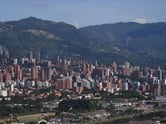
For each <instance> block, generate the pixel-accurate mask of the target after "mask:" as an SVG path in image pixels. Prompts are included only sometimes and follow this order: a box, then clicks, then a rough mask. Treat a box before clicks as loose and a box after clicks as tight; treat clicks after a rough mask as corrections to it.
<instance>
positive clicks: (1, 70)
mask: <svg viewBox="0 0 166 124" xmlns="http://www.w3.org/2000/svg"><path fill="white" fill-rule="evenodd" d="M0 65H1V66H0V96H10V95H15V94H16V93H19V94H21V95H24V93H26V92H25V89H26V91H27V89H32V88H34V89H40V88H49V87H55V89H57V90H60V91H61V90H66V89H69V90H72V91H74V92H76V93H79V94H81V93H82V92H83V91H86V90H91V91H93V92H94V91H96V92H98V91H108V92H111V93H115V92H117V91H127V90H130V91H137V92H139V93H141V94H148V95H154V96H165V95H166V70H164V69H161V68H160V67H158V68H155V69H154V68H150V67H139V66H131V65H130V63H129V62H125V63H124V64H121V65H120V64H117V63H116V62H113V63H112V64H110V66H106V65H103V64H98V63H97V61H96V62H94V63H92V62H87V61H84V60H77V61H76V60H72V59H62V58H60V57H59V56H58V57H57V59H56V61H55V62H53V61H51V60H44V59H41V57H40V52H36V53H35V55H33V52H32V51H30V52H29V56H28V57H24V58H20V59H17V58H10V56H9V52H8V51H2V49H1V48H0Z"/></svg>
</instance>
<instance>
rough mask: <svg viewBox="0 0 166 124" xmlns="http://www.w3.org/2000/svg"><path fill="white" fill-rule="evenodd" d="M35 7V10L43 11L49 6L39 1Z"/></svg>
mask: <svg viewBox="0 0 166 124" xmlns="http://www.w3.org/2000/svg"><path fill="white" fill-rule="evenodd" d="M33 7H34V8H37V9H42V8H47V7H48V5H47V4H46V3H43V2H41V1H38V2H35V3H34V4H33Z"/></svg>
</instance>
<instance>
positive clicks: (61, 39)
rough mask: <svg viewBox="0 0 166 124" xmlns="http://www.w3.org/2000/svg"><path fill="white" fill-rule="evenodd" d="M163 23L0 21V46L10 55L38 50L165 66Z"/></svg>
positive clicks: (51, 55)
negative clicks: (81, 23)
mask: <svg viewBox="0 0 166 124" xmlns="http://www.w3.org/2000/svg"><path fill="white" fill-rule="evenodd" d="M165 42H166V23H164V22H159V23H148V24H139V23H134V22H127V23H123V22H119V23H115V24H102V25H94V26H88V27H83V28H79V29H77V28H75V27H74V26H72V25H69V24H66V23H64V22H53V21H47V20H42V19H39V18H35V17H28V18H25V19H21V20H18V21H8V22H0V46H1V47H3V48H4V49H7V50H9V52H10V54H11V56H12V57H24V56H27V55H28V53H29V51H40V52H41V55H42V57H45V58H49V59H55V58H56V56H61V57H68V58H69V57H72V58H76V59H86V60H90V61H94V60H97V61H99V62H101V63H104V64H111V63H112V62H113V61H116V62H119V63H123V62H125V61H129V62H131V63H132V64H138V65H142V66H159V65H160V66H164V67H166V64H165V63H166V54H165V53H166V49H165V48H166V44H165Z"/></svg>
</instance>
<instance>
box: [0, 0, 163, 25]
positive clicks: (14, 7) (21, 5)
mask: <svg viewBox="0 0 166 124" xmlns="http://www.w3.org/2000/svg"><path fill="white" fill-rule="evenodd" d="M165 6H166V0H0V21H1V22H4V21H12V20H20V19H23V18H27V17H30V16H33V17H37V18H41V19H44V20H51V21H55V22H60V21H63V22H65V23H68V24H72V25H74V26H76V27H77V28H79V27H85V26H88V25H97V24H105V23H116V22H131V21H134V22H138V23H152V22H166V16H165V12H166V7H165Z"/></svg>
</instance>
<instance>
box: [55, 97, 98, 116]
mask: <svg viewBox="0 0 166 124" xmlns="http://www.w3.org/2000/svg"><path fill="white" fill-rule="evenodd" d="M99 107H100V106H98V105H97V102H96V101H92V100H64V101H62V102H60V103H59V109H58V110H59V111H61V112H74V113H76V112H79V113H80V112H86V111H92V110H96V109H98V108H99Z"/></svg>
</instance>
